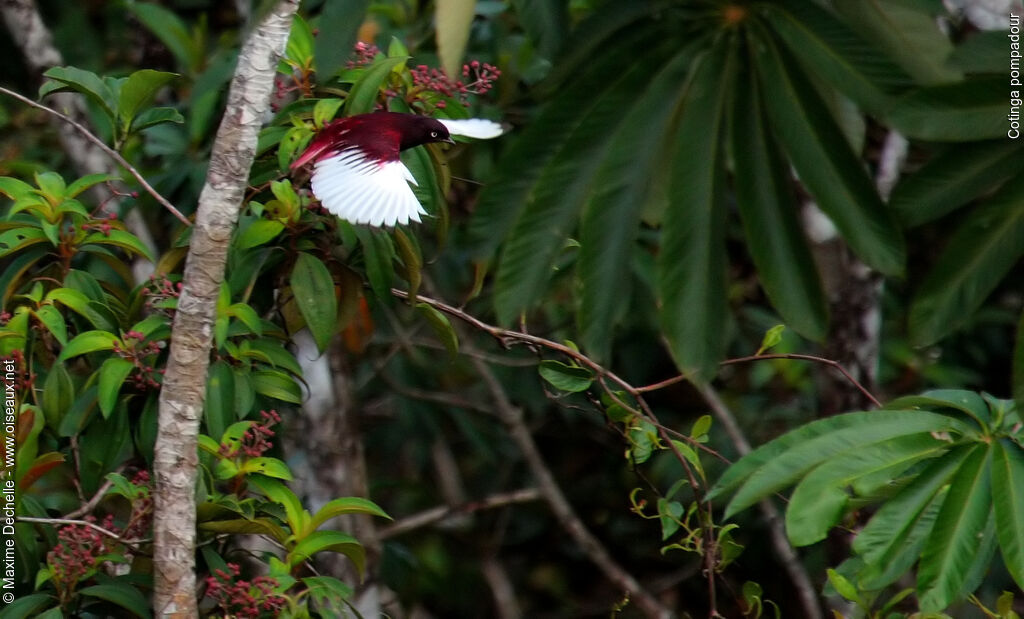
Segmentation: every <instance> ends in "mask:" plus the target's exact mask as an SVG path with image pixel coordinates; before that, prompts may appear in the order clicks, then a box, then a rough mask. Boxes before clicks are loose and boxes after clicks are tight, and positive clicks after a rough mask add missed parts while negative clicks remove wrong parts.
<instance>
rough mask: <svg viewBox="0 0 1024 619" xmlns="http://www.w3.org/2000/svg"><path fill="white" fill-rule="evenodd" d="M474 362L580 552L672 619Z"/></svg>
mask: <svg viewBox="0 0 1024 619" xmlns="http://www.w3.org/2000/svg"><path fill="white" fill-rule="evenodd" d="M420 300H421V301H422V300H423V298H422V297H420ZM471 362H472V363H473V366H474V367H475V368H476V371H477V373H478V374H479V375H480V377H481V378H483V380H484V383H485V384H486V385H487V389H488V391H490V393H491V396H492V397H493V398H494V406H495V409H496V410H497V412H498V414H499V415H500V416H501V418H502V421H503V422H504V423H505V425H506V426H507V428H508V431H509V434H510V435H511V437H512V440H513V441H514V442H515V443H516V445H517V446H518V447H519V450H520V452H522V454H523V458H524V460H525V461H526V464H527V466H528V467H529V469H530V473H531V474H532V475H533V477H534V479H535V480H536V482H537V487H538V489H539V491H540V493H541V494H542V495H543V496H544V499H545V500H546V501H547V503H548V505H550V507H551V511H552V512H553V513H554V514H555V518H556V519H557V520H558V523H559V524H561V525H562V527H563V528H564V529H565V530H566V532H567V533H569V536H570V537H572V538H573V540H574V541H575V542H576V545H577V546H578V547H579V548H580V550H582V551H583V552H584V553H585V554H586V555H587V557H588V558H589V559H590V560H591V561H592V562H593V563H594V564H595V565H596V566H597V567H598V568H599V569H600V570H601V571H602V572H603V573H604V575H605V577H606V578H608V580H610V581H612V582H613V583H615V585H616V586H618V587H619V588H621V589H622V590H623V591H626V592H628V593H629V595H630V597H632V598H633V599H634V600H636V604H637V606H639V607H640V608H641V609H642V610H643V611H644V613H646V614H647V615H648V616H650V617H670V616H671V615H672V613H671V611H670V610H669V609H668V608H666V607H665V606H664V605H663V604H662V603H661V602H659V601H658V599H657V598H655V597H654V596H653V595H652V594H651V593H650V592H648V591H647V590H646V589H645V588H644V587H643V586H642V585H641V584H640V582H639V581H638V580H637V579H636V577H634V576H633V575H632V574H630V573H629V572H627V571H626V570H625V569H624V568H623V567H622V566H620V565H619V564H618V563H617V562H616V561H615V559H613V558H612V556H611V554H609V552H608V550H607V549H606V548H605V547H604V545H603V544H601V542H600V540H598V539H597V537H595V536H594V534H593V533H591V532H590V530H589V529H587V527H586V525H585V524H583V521H582V520H581V519H580V517H579V516H577V515H576V512H575V511H574V510H573V508H572V505H571V504H570V503H569V500H568V499H567V498H566V496H565V494H564V493H563V492H562V489H561V487H559V485H558V482H557V481H556V480H555V477H554V475H553V474H552V473H551V470H550V469H548V466H547V464H546V463H545V462H544V458H543V456H541V453H540V450H539V449H538V448H537V444H536V443H535V442H534V440H533V435H532V434H530V430H529V429H528V428H527V427H526V423H525V422H524V421H523V413H522V411H521V410H519V409H518V408H516V407H515V406H513V405H512V403H511V402H510V401H509V399H508V396H507V395H506V394H505V390H504V388H503V387H502V385H501V383H500V382H499V381H498V379H497V377H495V376H494V373H493V372H492V371H491V368H490V367H488V366H487V364H485V363H484V362H482V361H480V360H479V359H471Z"/></svg>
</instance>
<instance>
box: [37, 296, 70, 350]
mask: <svg viewBox="0 0 1024 619" xmlns="http://www.w3.org/2000/svg"><path fill="white" fill-rule="evenodd" d="M32 313H33V315H35V317H36V318H38V319H39V322H41V323H42V324H43V325H44V326H45V327H46V330H47V331H49V332H50V333H51V334H52V335H53V338H54V339H55V340H57V341H58V342H60V345H61V346H65V345H67V343H68V326H67V323H65V322H64V316H62V315H61V313H60V310H58V309H57V308H56V307H54V306H52V305H41V306H40V307H39V308H38V309H36V310H33V312H32Z"/></svg>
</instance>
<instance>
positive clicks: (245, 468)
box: [241, 456, 293, 481]
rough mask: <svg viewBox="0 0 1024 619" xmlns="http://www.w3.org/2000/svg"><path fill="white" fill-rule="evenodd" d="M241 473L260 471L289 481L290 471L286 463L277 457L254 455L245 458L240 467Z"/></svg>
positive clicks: (290, 478) (268, 475)
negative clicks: (254, 456) (253, 456)
mask: <svg viewBox="0 0 1024 619" xmlns="http://www.w3.org/2000/svg"><path fill="white" fill-rule="evenodd" d="M241 471H242V472H243V473H261V474H263V475H266V476H267V477H274V478H276V479H284V480H288V481H291V480H292V479H293V478H292V472H291V470H290V469H289V468H288V465H287V464H285V463H284V462H281V461H280V460H278V459H277V458H267V457H263V456H260V457H256V458H249V459H248V460H246V461H245V462H244V463H243V464H242V467H241Z"/></svg>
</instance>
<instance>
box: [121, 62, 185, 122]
mask: <svg viewBox="0 0 1024 619" xmlns="http://www.w3.org/2000/svg"><path fill="white" fill-rule="evenodd" d="M176 77H179V76H178V74H177V73H167V72H166V71H154V70H153V69H142V70H141V71H136V72H134V73H132V74H131V75H129V76H128V79H127V80H125V82H124V84H122V85H121V93H120V100H119V101H118V109H117V111H118V116H120V119H121V126H122V128H123V129H124V130H125V131H127V130H128V129H129V128H130V127H132V125H133V121H134V120H135V117H136V116H138V115H139V114H140V113H141V112H142V111H143V109H145V108H148V107H149V106H151V105H152V104H153V99H155V98H156V94H157V93H158V92H159V91H160V89H161V88H163V87H164V86H166V85H167V83H168V82H170V81H171V80H173V79H174V78H176ZM164 109H167V108H164ZM178 117H179V118H180V117H181V115H180V114H179V115H178ZM183 120H184V119H182V121H183ZM136 128H141V127H136Z"/></svg>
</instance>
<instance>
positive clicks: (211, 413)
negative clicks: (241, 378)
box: [203, 361, 235, 436]
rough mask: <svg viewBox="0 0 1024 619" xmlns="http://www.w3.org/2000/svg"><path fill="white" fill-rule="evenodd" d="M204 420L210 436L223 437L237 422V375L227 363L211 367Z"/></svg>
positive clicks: (222, 362)
mask: <svg viewBox="0 0 1024 619" xmlns="http://www.w3.org/2000/svg"><path fill="white" fill-rule="evenodd" d="M203 419H204V421H205V422H206V433H207V434H209V435H210V436H221V435H222V434H223V433H224V431H225V430H226V429H227V427H228V426H229V425H231V424H232V423H233V422H234V421H235V373H234V372H233V371H232V369H231V366H230V365H228V363H227V362H225V361H214V362H213V363H212V364H211V365H210V371H209V374H208V375H207V379H206V404H205V406H204V409H203Z"/></svg>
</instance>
